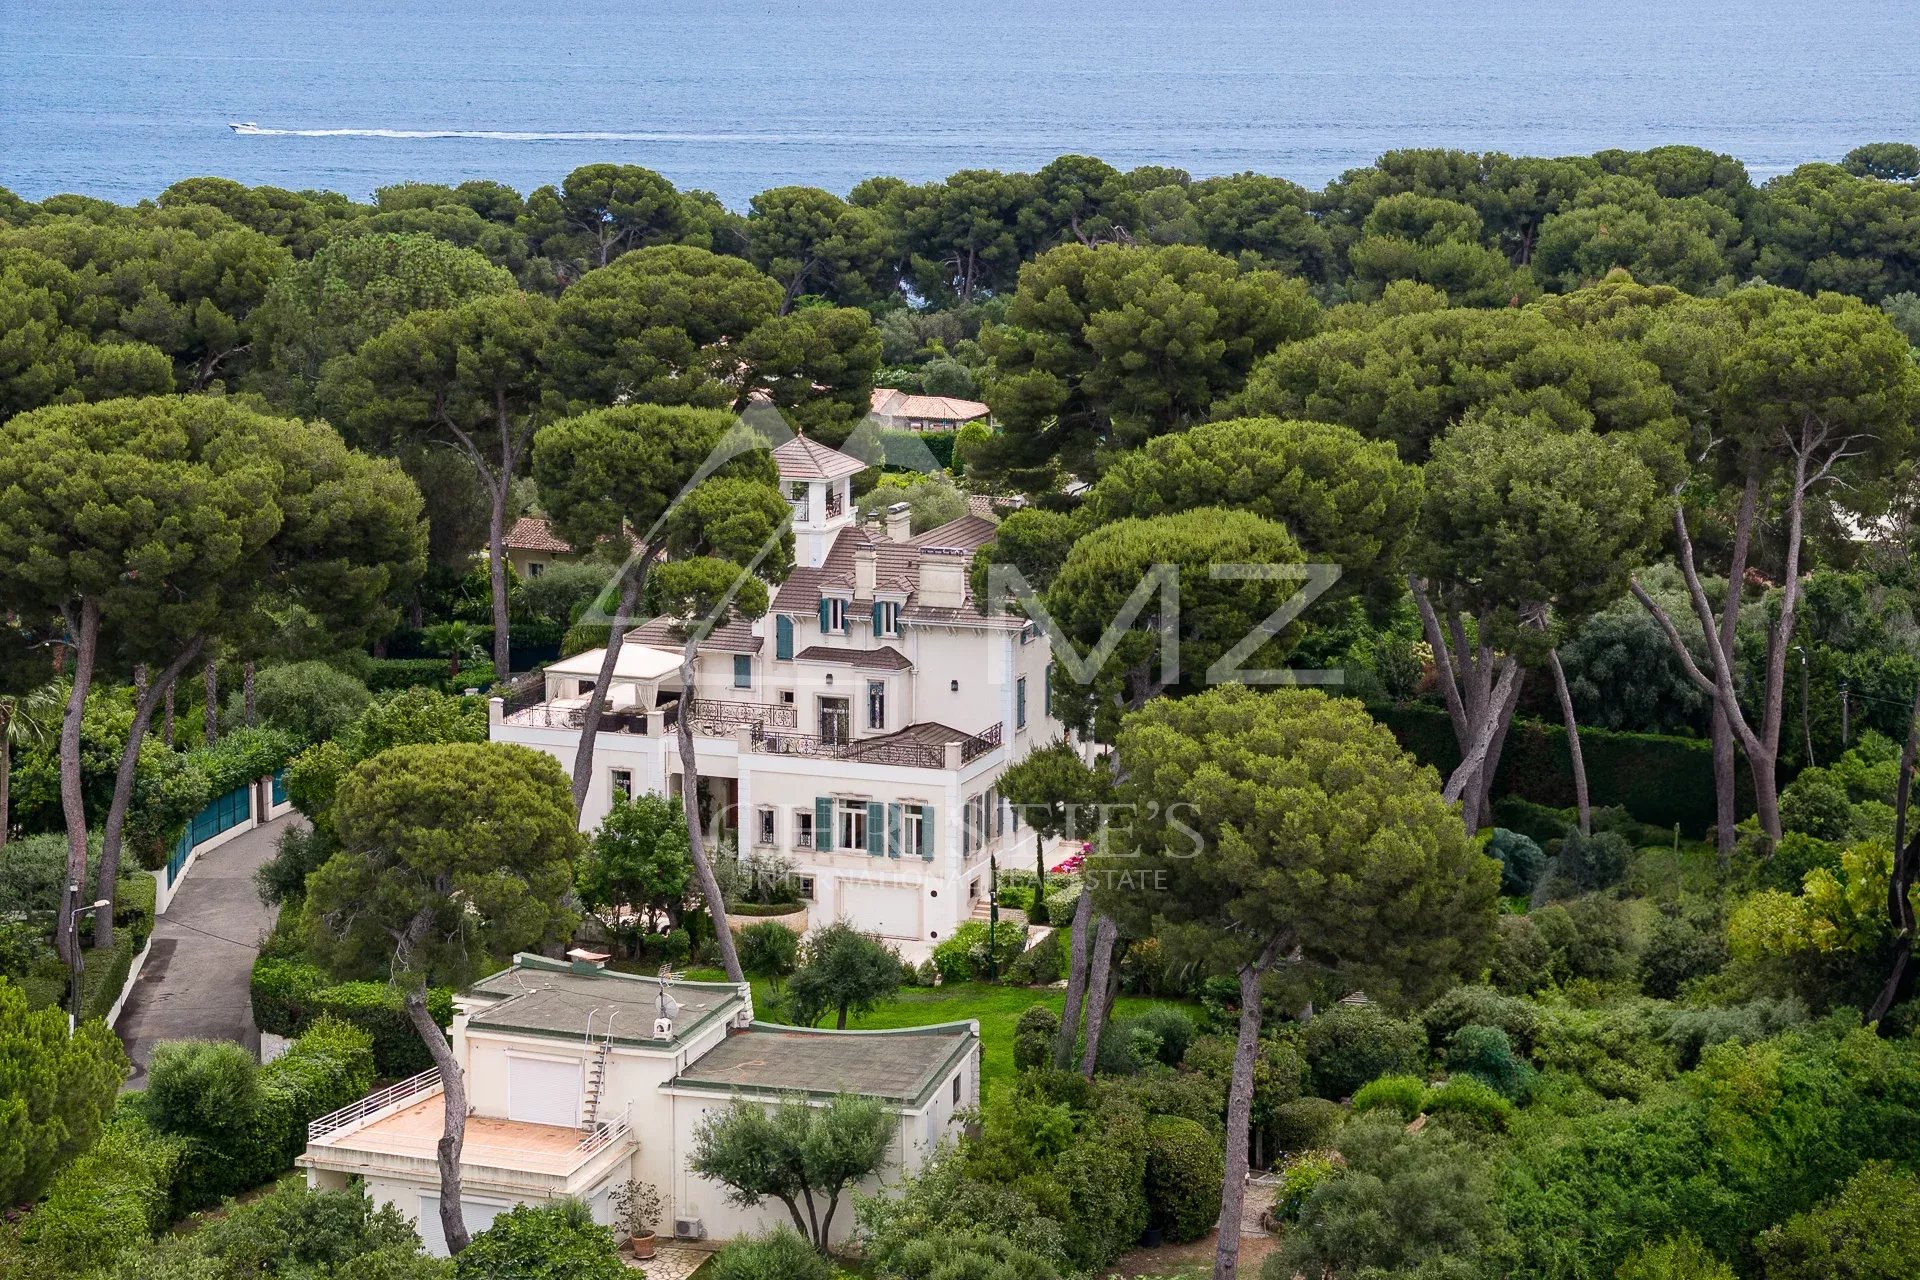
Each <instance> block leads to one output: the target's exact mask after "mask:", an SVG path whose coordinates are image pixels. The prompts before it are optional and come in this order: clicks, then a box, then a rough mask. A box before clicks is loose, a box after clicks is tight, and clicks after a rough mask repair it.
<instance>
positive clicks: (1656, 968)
mask: <svg viewBox="0 0 1920 1280" xmlns="http://www.w3.org/2000/svg"><path fill="white" fill-rule="evenodd" d="M1726 962H1727V934H1726V925H1725V923H1724V922H1723V921H1722V920H1721V919H1720V918H1719V915H1718V913H1717V912H1715V911H1712V910H1711V909H1706V908H1692V909H1689V908H1687V907H1685V906H1675V907H1672V908H1663V909H1662V911H1661V913H1660V915H1659V917H1658V918H1656V919H1655V920H1654V921H1653V923H1652V924H1651V925H1649V926H1648V927H1647V936H1646V944H1645V945H1644V946H1643V947H1642V948H1641V950H1640V987H1641V989H1642V990H1643V991H1645V992H1646V993H1647V994H1648V995H1650V996H1658V997H1661V998H1663V999H1672V998H1673V997H1675V996H1677V995H1679V994H1680V991H1681V989H1682V988H1683V987H1685V986H1686V985H1687V984H1688V983H1690V982H1692V981H1694V980H1695V979H1698V978H1704V977H1706V976H1708V975H1710V974H1713V973H1716V972H1718V971H1719V969H1720V968H1721V966H1722V965H1724V964H1726Z"/></svg>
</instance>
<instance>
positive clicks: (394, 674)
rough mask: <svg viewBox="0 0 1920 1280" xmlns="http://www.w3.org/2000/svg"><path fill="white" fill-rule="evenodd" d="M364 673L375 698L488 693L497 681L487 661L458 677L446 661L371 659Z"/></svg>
mask: <svg viewBox="0 0 1920 1280" xmlns="http://www.w3.org/2000/svg"><path fill="white" fill-rule="evenodd" d="M476 638H477V633H476ZM364 672H365V679H366V683H367V688H368V689H370V690H372V691H373V692H374V693H375V694H383V693H394V692H398V691H402V690H408V689H431V690H433V691H435V692H438V693H446V694H458V693H461V692H463V691H464V690H467V689H481V690H485V689H486V688H488V687H489V686H490V685H492V684H493V679H494V670H493V664H492V663H491V662H487V661H485V660H484V659H482V660H479V661H474V662H463V663H461V664H460V671H459V673H458V674H449V673H448V668H447V660H446V659H445V658H370V659H368V660H367V663H366V666H365V668H364Z"/></svg>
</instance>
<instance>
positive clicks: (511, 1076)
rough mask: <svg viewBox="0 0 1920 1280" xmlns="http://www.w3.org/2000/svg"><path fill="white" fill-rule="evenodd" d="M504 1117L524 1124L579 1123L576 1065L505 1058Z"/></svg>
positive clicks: (568, 1125)
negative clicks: (505, 1102) (505, 1106)
mask: <svg viewBox="0 0 1920 1280" xmlns="http://www.w3.org/2000/svg"><path fill="white" fill-rule="evenodd" d="M507 1118H508V1119H509V1120H521V1121H524V1122H526V1123H527V1124H557V1125H564V1126H565V1127H567V1128H569V1129H571V1128H575V1127H577V1126H578V1125H579V1123H580V1064H579V1063H578V1062H577V1061H576V1062H555V1061H553V1060H552V1059H550V1058H521V1057H514V1056H509V1057H508V1058H507Z"/></svg>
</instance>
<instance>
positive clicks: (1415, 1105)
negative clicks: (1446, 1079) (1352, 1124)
mask: <svg viewBox="0 0 1920 1280" xmlns="http://www.w3.org/2000/svg"><path fill="white" fill-rule="evenodd" d="M1426 1096H1427V1082H1426V1081H1425V1080H1422V1079H1421V1078H1420V1077H1419V1076H1381V1077H1380V1078H1379V1079H1377V1080H1369V1081H1367V1082H1366V1083H1365V1084H1363V1085H1361V1086H1360V1091H1359V1092H1358V1093H1356V1094H1354V1095H1353V1111H1354V1114H1355V1115H1359V1114H1360V1113H1362V1112H1365V1111H1376V1110H1379V1109H1380V1108H1382V1107H1386V1108H1389V1109H1390V1110H1393V1111H1397V1112H1399V1113H1400V1115H1401V1117H1402V1118H1404V1119H1407V1120H1411V1119H1413V1118H1414V1117H1415V1116H1417V1115H1419V1114H1420V1100H1421V1099H1422V1098H1425V1097H1426Z"/></svg>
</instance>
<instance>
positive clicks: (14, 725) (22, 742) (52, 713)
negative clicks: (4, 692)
mask: <svg viewBox="0 0 1920 1280" xmlns="http://www.w3.org/2000/svg"><path fill="white" fill-rule="evenodd" d="M66 700H67V695H66V692H65V691H64V690H63V689H62V688H61V687H60V683H59V681H50V682H49V683H47V684H43V685H41V686H40V687H39V688H37V689H33V690H30V691H28V692H26V693H23V694H18V695H11V694H10V695H8V696H6V697H0V845H4V844H6V842H7V828H8V825H9V823H10V821H11V819H10V817H9V814H8V811H7V802H8V799H9V797H10V795H11V792H12V778H13V749H14V748H15V747H16V746H20V747H29V746H32V745H34V744H35V743H38V742H44V741H46V739H47V737H48V735H49V734H51V733H52V732H53V726H55V725H56V724H58V723H59V722H60V716H61V713H62V711H63V709H64V704H65V702H66Z"/></svg>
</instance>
